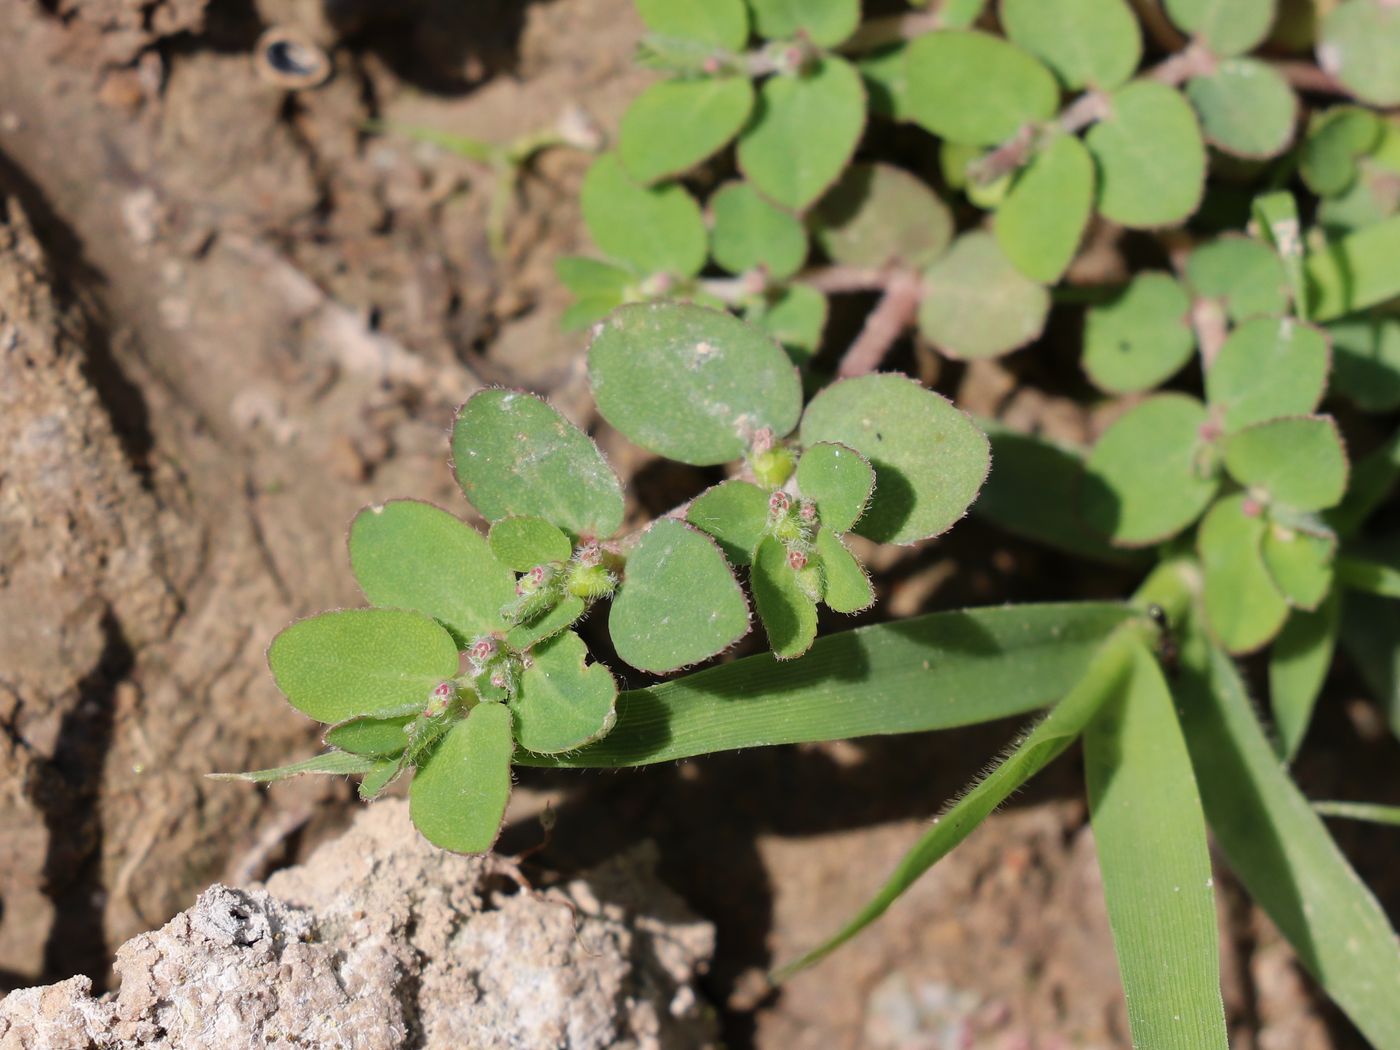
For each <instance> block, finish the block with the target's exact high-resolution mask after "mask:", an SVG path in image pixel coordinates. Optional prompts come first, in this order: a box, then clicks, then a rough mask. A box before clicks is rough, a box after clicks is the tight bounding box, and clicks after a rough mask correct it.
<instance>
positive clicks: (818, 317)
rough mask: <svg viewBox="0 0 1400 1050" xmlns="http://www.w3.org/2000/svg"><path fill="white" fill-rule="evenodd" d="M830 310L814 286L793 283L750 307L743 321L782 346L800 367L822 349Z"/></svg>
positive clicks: (823, 296) (824, 298)
mask: <svg viewBox="0 0 1400 1050" xmlns="http://www.w3.org/2000/svg"><path fill="white" fill-rule="evenodd" d="M828 310H829V305H828V303H827V301H826V296H825V295H823V294H822V293H821V292H819V291H817V290H816V289H815V288H813V287H812V286H811V285H807V284H790V285H788V286H787V287H786V288H781V289H778V290H776V291H775V292H772V293H770V295H769V296H767V297H765V298H764V299H762V300H760V301H758V302H756V303H754V304H753V305H751V306H750V307H749V308H748V310H747V311H746V312H745V314H744V319H745V320H746V321H748V322H749V323H750V324H754V325H757V326H758V327H759V328H761V329H763V330H764V331H765V332H767V333H768V334H769V335H771V336H772V337H773V338H774V339H776V340H777V341H778V342H780V343H782V344H783V349H784V350H786V351H787V354H788V358H789V359H790V360H791V361H792V362H793V363H794V364H796V365H799V366H800V365H803V364H806V363H807V362H808V361H810V360H811V359H812V357H813V356H814V355H815V354H816V352H817V350H818V349H820V348H821V345H822V331H823V329H825V328H826V315H827V312H828Z"/></svg>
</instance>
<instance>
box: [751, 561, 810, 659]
mask: <svg viewBox="0 0 1400 1050" xmlns="http://www.w3.org/2000/svg"><path fill="white" fill-rule="evenodd" d="M749 586H750V587H752V588H753V601H754V605H755V606H756V607H757V608H758V618H759V619H760V620H761V621H762V622H763V631H764V633H765V634H767V635H768V648H769V649H771V650H772V651H773V655H774V656H776V657H777V658H778V659H779V660H792V659H795V658H796V657H799V656H801V655H802V654H803V653H805V652H806V651H807V650H808V649H810V648H811V647H812V642H814V641H815V640H816V637H817V603H816V601H815V600H814V599H813V597H812V595H811V594H810V593H809V591H808V589H807V588H806V587H804V586H803V585H802V582H801V581H800V580H799V579H798V574H797V572H796V570H794V569H793V567H792V566H791V565H789V564H788V551H787V548H786V547H785V546H783V544H782V542H781V541H780V540H778V539H776V538H774V537H773V536H765V537H763V539H762V540H760V541H759V544H758V549H757V550H755V551H754V555H753V569H752V571H751V572H750V573H749Z"/></svg>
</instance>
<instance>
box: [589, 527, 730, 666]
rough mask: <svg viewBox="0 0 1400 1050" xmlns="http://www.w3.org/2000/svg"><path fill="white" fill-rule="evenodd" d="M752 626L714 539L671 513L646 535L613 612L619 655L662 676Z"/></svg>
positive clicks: (710, 652)
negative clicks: (671, 515) (669, 516)
mask: <svg viewBox="0 0 1400 1050" xmlns="http://www.w3.org/2000/svg"><path fill="white" fill-rule="evenodd" d="M748 630H749V607H748V603H747V602H746V601H744V592H743V591H742V590H740V589H739V584H738V582H737V581H736V580H735V579H734V574H733V573H732V572H731V571H730V569H729V565H728V563H726V562H725V560H724V555H723V554H721V553H720V551H719V548H718V547H716V546H715V544H714V541H713V540H711V539H710V538H709V537H708V536H706V535H705V534H704V533H702V532H698V531H696V530H695V529H692V528H690V527H689V526H688V525H684V524H682V523H681V522H679V521H676V520H675V519H673V518H662V519H661V520H660V521H658V522H656V523H655V524H654V525H652V527H651V528H649V529H647V531H646V532H645V533H643V534H642V538H641V541H640V542H639V543H638V544H637V547H636V549H635V550H633V551H632V553H631V554H630V555H628V558H627V573H626V577H625V578H624V580H623V583H622V587H621V589H620V590H619V591H618V594H617V597H616V598H615V599H613V604H612V609H611V610H609V613H608V634H609V635H610V636H611V638H612V642H613V646H614V647H615V648H616V649H617V655H618V656H619V657H620V658H621V659H622V660H624V661H625V662H627V663H629V664H631V665H632V666H633V667H635V668H637V669H638V670H639V671H651V672H653V673H655V674H665V673H667V672H670V671H674V670H677V669H678V668H681V667H685V666H686V665H688V664H696V663H699V662H700V661H701V660H708V659H709V658H710V657H712V656H714V655H715V654H716V653H721V652H723V651H724V650H725V649H728V648H729V647H730V646H731V645H733V644H734V643H735V642H737V641H738V640H739V639H740V638H742V637H743V636H744V635H745V634H747V633H748Z"/></svg>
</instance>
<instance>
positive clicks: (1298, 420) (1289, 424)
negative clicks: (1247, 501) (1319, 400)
mask: <svg viewBox="0 0 1400 1050" xmlns="http://www.w3.org/2000/svg"><path fill="white" fill-rule="evenodd" d="M1225 469H1226V470H1228V471H1229V472H1230V475H1231V477H1233V478H1234V479H1235V480H1236V481H1238V482H1239V483H1240V484H1241V485H1244V486H1245V487H1246V488H1249V489H1253V490H1256V491H1257V492H1258V493H1259V494H1260V496H1261V497H1262V498H1265V499H1268V500H1270V501H1272V502H1277V503H1281V504H1283V505H1284V506H1285V507H1290V508H1292V509H1294V510H1304V511H1306V510H1325V509H1326V508H1328V507H1335V506H1336V505H1337V504H1338V503H1340V502H1341V499H1342V496H1343V494H1344V493H1345V492H1346V488H1347V454H1346V449H1344V448H1343V447H1342V437H1341V434H1339V433H1338V431H1337V424H1336V423H1334V422H1333V421H1332V418H1331V417H1330V416H1293V417H1289V418H1285V419H1271V420H1269V421H1268V422H1266V423H1255V424H1254V425H1253V426H1249V427H1245V428H1244V429H1243V430H1240V431H1237V432H1236V433H1234V434H1231V435H1230V436H1229V437H1228V438H1226V440H1225Z"/></svg>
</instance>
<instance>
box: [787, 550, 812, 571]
mask: <svg viewBox="0 0 1400 1050" xmlns="http://www.w3.org/2000/svg"><path fill="white" fill-rule="evenodd" d="M788 564H789V565H790V566H792V568H793V571H795V572H801V571H802V570H803V569H805V568H806V567H807V555H805V554H803V553H802V552H801V551H788Z"/></svg>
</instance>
